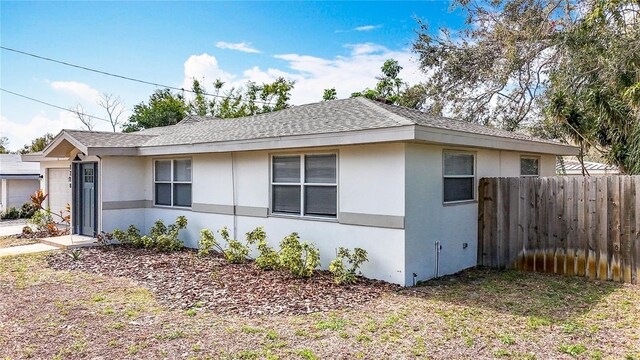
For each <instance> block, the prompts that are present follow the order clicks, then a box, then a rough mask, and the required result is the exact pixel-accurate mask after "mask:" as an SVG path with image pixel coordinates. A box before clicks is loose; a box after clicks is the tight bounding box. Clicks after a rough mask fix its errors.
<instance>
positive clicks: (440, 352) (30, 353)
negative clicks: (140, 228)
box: [0, 254, 640, 359]
mask: <svg viewBox="0 0 640 360" xmlns="http://www.w3.org/2000/svg"><path fill="white" fill-rule="evenodd" d="M45 256H46V255H42V254H36V255H27V256H19V257H9V258H3V260H2V261H0V288H1V289H3V291H1V292H0V303H3V304H6V305H7V306H6V307H4V308H3V309H11V310H10V311H7V310H3V309H0V318H3V319H6V321H4V323H3V331H2V332H1V334H0V359H4V358H21V357H25V358H64V359H68V358H70V359H74V358H92V357H97V356H103V357H108V358H124V357H136V358H137V357H139V358H164V357H166V358H177V357H180V358H182V357H185V358H200V359H207V358H211V359H218V358H220V359H289V358H291V359H323V358H354V359H355V358H414V357H424V358H436V359H438V358H474V357H477V358H514V359H534V358H538V359H540V358H572V357H575V358H591V359H601V358H602V359H606V358H620V359H625V358H626V359H640V287H638V286H630V285H620V284H615V283H609V282H591V281H588V280H585V279H581V278H577V277H563V276H554V275H547V274H529V273H517V272H512V271H489V270H483V269H479V270H473V271H468V272H464V273H462V274H459V275H456V276H453V277H447V278H444V279H439V280H435V281H429V282H426V283H424V285H423V286H420V287H417V288H410V289H407V290H404V291H401V292H399V293H392V294H388V295H386V296H385V297H383V298H381V299H377V300H374V301H372V302H370V303H368V304H367V305H366V307H364V308H362V309H356V310H348V311H332V312H327V313H316V314H309V315H296V316H281V315H273V316H266V315H265V316H255V317H243V316H220V315H218V314H216V312H215V309H208V308H206V307H204V306H203V305H202V304H195V305H193V306H192V307H191V308H189V309H187V310H184V309H182V310H180V309H178V308H177V309H169V308H167V307H165V306H161V305H159V304H158V303H157V302H156V300H155V298H154V295H153V292H151V291H150V290H148V289H145V288H143V287H141V286H140V284H138V283H136V282H133V281H131V280H129V279H126V278H113V277H109V276H99V275H91V274H86V273H82V272H66V271H54V270H52V269H51V268H49V267H48V266H47V263H46V258H45ZM34 344H55V346H34Z"/></svg>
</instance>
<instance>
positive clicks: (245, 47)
mask: <svg viewBox="0 0 640 360" xmlns="http://www.w3.org/2000/svg"><path fill="white" fill-rule="evenodd" d="M216 47H217V48H220V49H229V50H237V51H242V52H246V53H253V54H257V53H259V52H260V50H258V49H256V48H253V47H251V44H250V43H245V42H239V43H229V42H226V41H218V42H217V43H216Z"/></svg>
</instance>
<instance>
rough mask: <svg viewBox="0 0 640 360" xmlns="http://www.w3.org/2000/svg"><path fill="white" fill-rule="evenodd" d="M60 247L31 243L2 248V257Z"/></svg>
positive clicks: (0, 255)
mask: <svg viewBox="0 0 640 360" xmlns="http://www.w3.org/2000/svg"><path fill="white" fill-rule="evenodd" d="M59 249H60V248H58V247H55V246H51V245H48V244H31V245H19V246H11V247H8V248H0V257H3V256H13V255H22V254H33V253H39V252H44V251H51V250H59Z"/></svg>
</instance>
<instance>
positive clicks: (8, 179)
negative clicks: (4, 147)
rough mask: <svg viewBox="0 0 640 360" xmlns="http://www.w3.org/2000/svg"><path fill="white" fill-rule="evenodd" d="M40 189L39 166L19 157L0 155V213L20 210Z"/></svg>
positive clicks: (15, 155)
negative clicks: (13, 208) (12, 208)
mask: <svg viewBox="0 0 640 360" xmlns="http://www.w3.org/2000/svg"><path fill="white" fill-rule="evenodd" d="M39 188H40V166H39V165H38V164H35V163H31V162H23V161H22V159H21V158H20V155H17V154H0V212H4V211H6V210H7V209H8V208H10V207H16V208H20V207H21V206H22V204H24V203H25V202H29V201H31V195H32V194H33V193H35V192H36V191H37V190H38V189H39Z"/></svg>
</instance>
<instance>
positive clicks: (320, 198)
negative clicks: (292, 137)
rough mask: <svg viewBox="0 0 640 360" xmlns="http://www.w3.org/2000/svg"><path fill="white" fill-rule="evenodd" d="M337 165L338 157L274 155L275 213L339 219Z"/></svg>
mask: <svg viewBox="0 0 640 360" xmlns="http://www.w3.org/2000/svg"><path fill="white" fill-rule="evenodd" d="M336 162H337V156H336V154H309V155H282V156H280V155H279V156H274V157H273V158H272V171H271V211H272V212H273V213H278V214H290V215H300V216H319V217H336V215H337V203H338V186H337V180H336V179H337V177H336Z"/></svg>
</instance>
